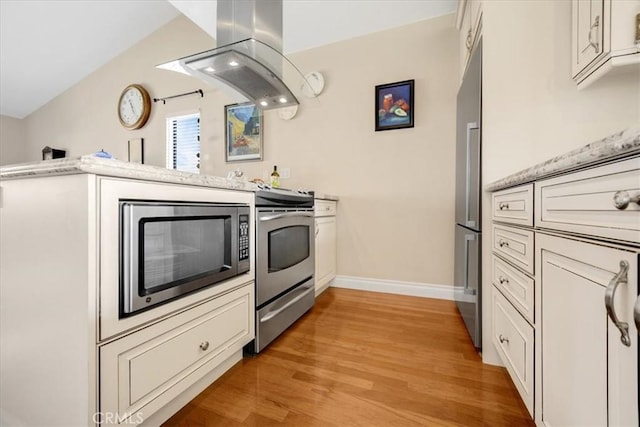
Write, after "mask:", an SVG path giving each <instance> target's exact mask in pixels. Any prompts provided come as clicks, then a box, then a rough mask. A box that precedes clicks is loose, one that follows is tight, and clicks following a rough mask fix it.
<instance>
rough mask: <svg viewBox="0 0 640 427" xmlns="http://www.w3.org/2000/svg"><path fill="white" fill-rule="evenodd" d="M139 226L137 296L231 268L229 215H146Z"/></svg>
mask: <svg viewBox="0 0 640 427" xmlns="http://www.w3.org/2000/svg"><path fill="white" fill-rule="evenodd" d="M139 227H140V230H139V231H140V232H139V234H138V235H139V238H140V245H139V246H138V248H139V251H140V252H139V254H138V256H139V259H142V260H143V261H144V264H143V268H141V269H140V270H139V275H140V277H139V281H138V284H139V289H138V290H139V294H140V296H142V295H149V294H153V293H155V292H159V291H161V290H163V289H167V288H171V287H174V286H179V285H180V284H182V283H186V282H189V281H192V280H196V279H199V278H202V277H206V276H209V275H212V274H215V273H219V272H223V271H226V270H229V269H230V268H231V218H230V217H228V216H224V217H181V218H172V219H171V220H167V219H166V218H145V219H142V220H141V221H140V223H139Z"/></svg>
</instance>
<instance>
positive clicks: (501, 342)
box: [498, 334, 509, 344]
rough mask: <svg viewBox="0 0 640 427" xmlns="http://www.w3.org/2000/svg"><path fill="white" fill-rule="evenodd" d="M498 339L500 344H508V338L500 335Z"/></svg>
mask: <svg viewBox="0 0 640 427" xmlns="http://www.w3.org/2000/svg"><path fill="white" fill-rule="evenodd" d="M498 339H499V340H500V344H504V343H507V344H509V338H507V337H504V336H502V334H500V336H499V337H498Z"/></svg>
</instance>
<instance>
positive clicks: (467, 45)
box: [456, 0, 482, 80]
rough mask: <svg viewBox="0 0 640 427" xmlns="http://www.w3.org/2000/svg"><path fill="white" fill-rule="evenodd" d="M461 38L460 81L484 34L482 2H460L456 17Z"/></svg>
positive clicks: (473, 0)
mask: <svg viewBox="0 0 640 427" xmlns="http://www.w3.org/2000/svg"><path fill="white" fill-rule="evenodd" d="M456 28H457V29H458V31H459V33H458V37H459V48H458V50H459V54H460V79H461V80H462V76H464V72H465V70H466V68H467V63H468V62H469V58H470V57H471V51H472V50H473V47H474V46H475V45H476V44H477V43H478V41H479V40H480V35H481V34H482V1H481V0H460V1H459V2H458V10H457V16H456Z"/></svg>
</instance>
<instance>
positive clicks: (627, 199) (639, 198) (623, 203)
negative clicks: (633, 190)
mask: <svg viewBox="0 0 640 427" xmlns="http://www.w3.org/2000/svg"><path fill="white" fill-rule="evenodd" d="M629 203H635V204H637V205H640V193H638V194H636V195H635V196H631V195H629V193H627V192H626V191H624V190H621V191H616V194H614V195H613V205H614V206H615V207H616V209H619V210H621V211H623V210H625V209H627V207H628V206H629Z"/></svg>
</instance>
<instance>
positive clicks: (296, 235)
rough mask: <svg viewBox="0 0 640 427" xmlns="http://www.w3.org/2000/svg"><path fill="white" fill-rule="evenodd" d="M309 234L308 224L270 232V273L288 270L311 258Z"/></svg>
mask: <svg viewBox="0 0 640 427" xmlns="http://www.w3.org/2000/svg"><path fill="white" fill-rule="evenodd" d="M309 234H310V233H309V227H308V226H306V225H296V226H292V227H284V228H279V229H277V230H274V231H271V232H269V237H268V240H269V261H268V262H269V266H268V268H269V273H273V272H276V271H281V270H286V269H287V268H289V267H292V266H294V265H296V264H298V263H300V262H302V261H304V260H305V259H307V258H309V251H310V249H309V248H310V243H309Z"/></svg>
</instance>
